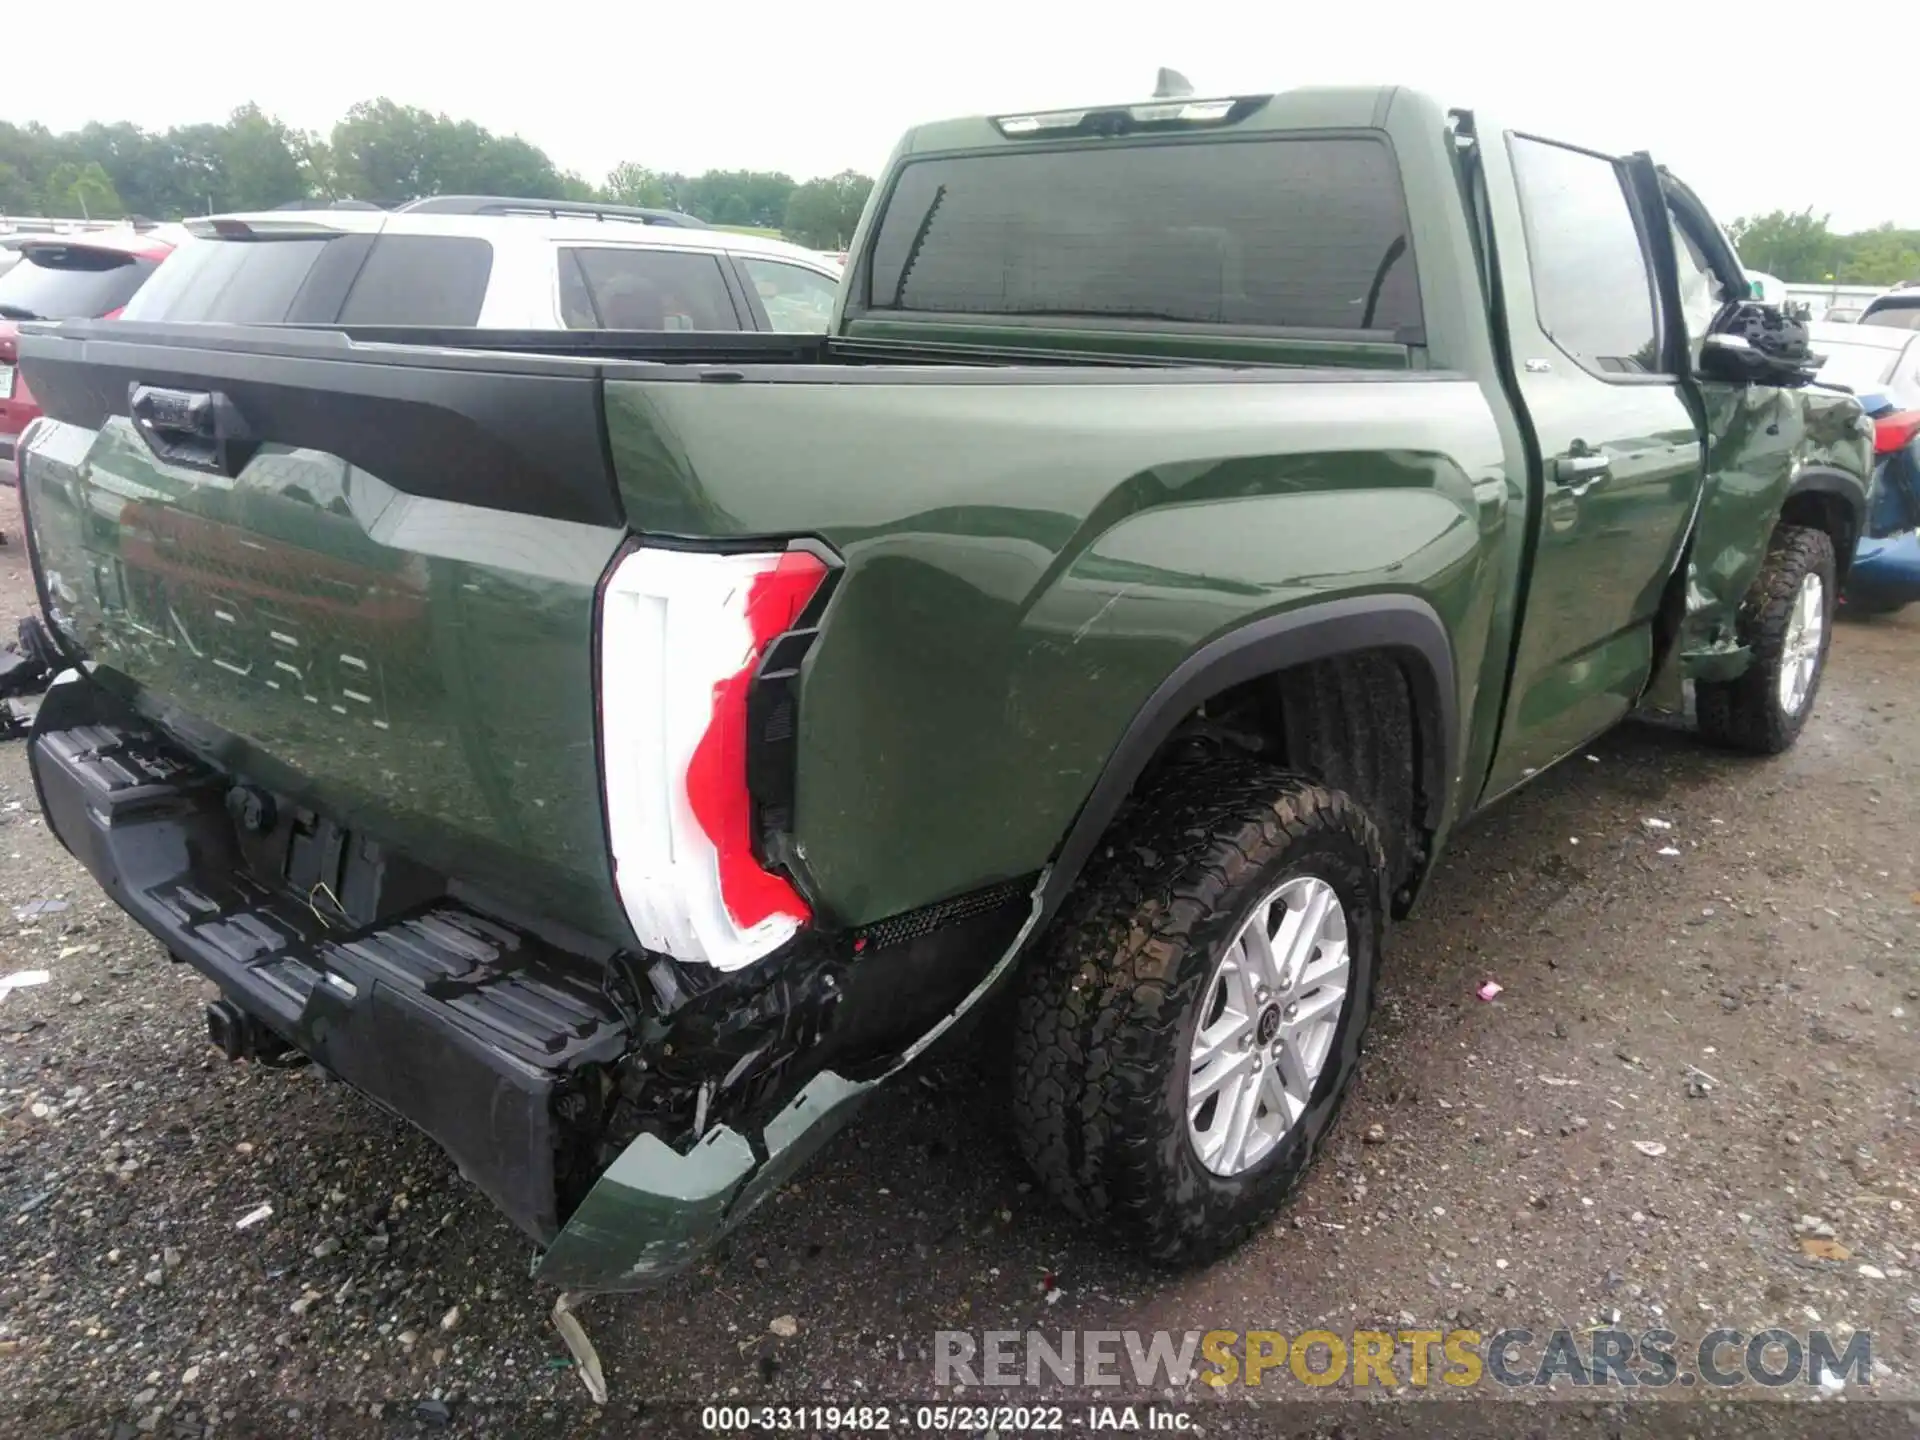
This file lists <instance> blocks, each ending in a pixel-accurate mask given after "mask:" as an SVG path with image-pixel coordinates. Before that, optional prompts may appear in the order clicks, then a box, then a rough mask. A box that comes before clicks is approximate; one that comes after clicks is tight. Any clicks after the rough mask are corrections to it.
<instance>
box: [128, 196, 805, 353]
mask: <svg viewBox="0 0 1920 1440" xmlns="http://www.w3.org/2000/svg"><path fill="white" fill-rule="evenodd" d="M185 229H186V232H187V235H186V238H185V239H184V240H183V241H182V243H181V244H180V246H179V248H178V249H176V250H175V251H174V253H173V255H172V256H171V257H170V258H169V259H168V260H167V262H166V263H165V264H164V265H162V266H161V267H160V269H159V270H158V271H157V272H156V273H155V275H154V277H153V279H152V280H151V281H149V282H148V284H147V285H146V286H145V287H144V288H143V289H142V290H141V292H140V294H139V295H137V296H136V297H135V299H134V303H132V304H130V305H129V306H128V307H127V309H126V311H125V313H124V316H123V318H125V319H127V320H172V321H179V320H185V321H218V322H227V323H233V324H282V323H288V324H341V325H405V326H416V327H432V328H466V327H470V326H478V327H481V328H483V329H489V330H556V329H568V330H762V331H784V332H793V333H823V332H824V331H825V330H826V328H827V326H828V323H829V322H830V320H831V319H832V315H833V306H834V300H835V297H836V296H837V294H838V291H839V286H840V269H839V267H837V266H836V265H834V264H833V262H832V261H830V260H828V259H826V258H824V257H822V256H821V255H820V254H819V253H818V252H817V251H813V250H807V249H803V248H802V247H800V246H798V245H789V244H787V243H786V242H784V241H781V240H770V239H766V238H764V237H761V236H757V235H739V234H734V233H732V232H729V231H722V230H715V229H712V228H710V227H708V226H707V225H705V224H704V223H702V222H701V221H699V220H696V219H694V218H693V217H692V216H688V215H679V214H676V213H674V212H672V211H662V210H642V209H637V208H632V207H627V206H618V205H594V204H586V203H581V204H575V203H572V202H564V201H547V200H516V199H510V198H504V197H496V196H466V195H449V196H438V197H435V198H433V199H428V200H417V201H414V202H412V203H411V204H408V205H403V206H401V207H399V208H398V209H396V210H391V211H387V210H377V209H372V208H351V209H348V208H337V209H327V210H317V209H316V210H273V211H267V212H263V213H259V214H247V215H221V216H212V217H209V218H207V219H195V220H190V221H188V222H186V225H185Z"/></svg>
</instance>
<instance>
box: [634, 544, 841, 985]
mask: <svg viewBox="0 0 1920 1440" xmlns="http://www.w3.org/2000/svg"><path fill="white" fill-rule="evenodd" d="M827 574H828V569H827V566H826V564H825V563H824V562H823V561H821V560H820V559H819V558H818V557H817V556H815V555H812V554H810V553H807V552H805V551H801V550H785V551H777V552H772V553H755V554H745V555H722V554H710V553H700V552H694V551H685V550H662V549H655V548H651V547H642V548H639V549H636V550H633V551H631V552H629V553H628V554H627V555H626V556H624V557H623V558H622V559H621V560H620V561H619V562H618V563H617V564H616V565H615V566H614V568H613V571H612V573H611V574H609V575H608V577H607V581H606V584H605V586H604V588H603V589H602V592H601V604H600V752H601V770H602V774H603V775H604V777H605V785H606V804H607V831H608V839H609V841H610V842H611V844H612V849H613V865H614V883H615V885H616V887H617V888H618V890H619V892H620V900H621V903H622V904H623V905H624V906H625V907H626V911H627V918H628V919H629V920H630V921H631V922H632V925H633V929H634V934H635V936H636V937H637V938H638V939H639V941H640V943H641V944H642V945H644V946H646V947H647V948H648V949H649V950H655V951H660V952H663V953H665V954H668V955H671V956H673V957H674V958H675V959H678V960H686V961H693V962H699V963H704V964H708V965H712V966H715V967H716V968H718V969H721V970H736V969H739V968H740V967H741V966H744V965H750V964H752V963H753V962H754V961H756V960H758V959H760V958H762V957H763V956H765V955H767V954H769V953H771V952H772V951H773V950H775V949H777V948H778V947H779V946H781V945H783V944H785V943H786V941H787V940H789V939H790V938H791V937H792V936H793V935H794V933H795V932H796V931H797V930H798V929H799V928H800V926H801V925H802V924H804V923H805V922H806V920H807V919H808V918H809V914H810V912H809V910H808V907H807V903H806V901H805V900H804V899H802V898H801V896H800V894H799V892H798V891H796V890H795V889H794V887H793V885H792V884H791V882H789V881H788V880H787V879H786V877H784V876H782V875H779V874H775V873H773V872H771V871H769V870H767V869H765V868H764V867H763V866H762V865H761V863H760V861H759V859H758V857H757V856H756V854H755V849H754V838H755V837H754V803H753V797H752V795H751V793H750V792H749V789H748V785H747V761H748V757H747V694H748V691H749V690H750V689H751V688H752V685H753V679H754V671H755V668H756V666H757V665H758V664H759V662H760V658H761V656H762V654H763V653H764V652H765V651H766V649H767V647H768V645H770V644H771V643H772V642H773V641H774V640H775V639H776V638H778V637H779V636H780V635H782V634H783V633H785V632H786V631H788V630H791V629H792V628H794V625H795V622H796V621H798V620H799V618H800V616H801V613H802V612H803V611H804V610H805V609H806V608H807V605H808V602H809V601H811V600H812V599H813V597H814V596H815V594H816V593H818V592H819V590H820V587H821V585H822V583H823V582H824V581H825V580H826V578H827Z"/></svg>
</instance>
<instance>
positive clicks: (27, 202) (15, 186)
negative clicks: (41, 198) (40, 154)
mask: <svg viewBox="0 0 1920 1440" xmlns="http://www.w3.org/2000/svg"><path fill="white" fill-rule="evenodd" d="M33 208H34V205H33V186H32V185H31V184H30V183H29V182H28V180H27V177H26V176H24V175H22V174H21V173H20V169H19V167H18V166H17V165H15V164H14V163H13V162H12V161H11V160H0V215H7V214H13V215H19V214H21V213H23V212H25V211H30V210H32V209H33Z"/></svg>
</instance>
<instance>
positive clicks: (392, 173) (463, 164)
mask: <svg viewBox="0 0 1920 1440" xmlns="http://www.w3.org/2000/svg"><path fill="white" fill-rule="evenodd" d="M328 150H329V152H330V154H331V157H332V168H333V177H334V188H335V191H336V193H339V194H343V195H351V196H354V197H356V198H358V199H361V200H373V201H376V202H378V203H380V204H383V205H393V204H398V203H400V202H401V201H405V200H414V199H418V198H420V197H422V196H426V195H525V196H531V197H534V198H538V199H555V200H557V199H562V198H564V197H565V195H566V193H567V182H566V181H565V180H564V179H563V178H562V176H561V175H560V172H559V171H558V170H556V169H555V168H554V164H553V161H552V160H550V159H548V158H547V155H546V152H545V151H543V150H540V149H538V148H537V147H535V146H533V145H529V144H528V143H527V142H526V141H525V140H522V139H521V138H520V137H519V136H517V135H506V136H502V135H495V134H494V133H493V132H492V131H490V130H486V129H483V128H482V127H480V126H478V125H476V124H474V123H473V122H472V121H471V120H461V121H455V120H450V119H448V118H447V117H446V116H445V115H435V114H432V113H430V112H428V111H426V110H422V109H420V108H419V107H418V106H413V105H400V104H396V103H395V102H394V101H392V100H389V99H386V98H385V97H384V96H383V97H381V98H380V99H377V100H365V101H362V102H361V103H360V104H358V105H355V106H354V107H353V108H352V109H350V110H349V111H347V114H346V117H345V118H344V119H343V120H341V121H340V123H339V124H337V125H335V126H334V127H333V135H332V138H331V141H330V143H329V145H328ZM576 183H577V182H576Z"/></svg>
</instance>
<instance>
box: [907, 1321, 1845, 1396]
mask: <svg viewBox="0 0 1920 1440" xmlns="http://www.w3.org/2000/svg"><path fill="white" fill-rule="evenodd" d="M1195 1380H1198V1381H1199V1382H1200V1383H1201V1384H1203V1385H1211V1386H1214V1387H1216V1388H1224V1387H1226V1386H1284V1385H1296V1384H1297V1385H1304V1386H1308V1387H1310V1388H1313V1389H1324V1388H1326V1387H1328V1386H1334V1385H1344V1386H1349V1387H1351V1388H1354V1389H1369V1388H1373V1387H1379V1388H1384V1389H1387V1390H1397V1389H1399V1388H1400V1387H1402V1386H1411V1387H1412V1388H1414V1389H1416V1390H1424V1389H1433V1388H1438V1387H1450V1388H1454V1389H1463V1388H1470V1387H1474V1386H1483V1385H1487V1384H1489V1383H1491V1384H1493V1385H1498V1386H1502V1387H1505V1388H1508V1389H1518V1388H1521V1387H1573V1388H1578V1389H1585V1388H1588V1387H1599V1388H1605V1387H1609V1386H1613V1387H1619V1388H1623V1389H1663V1388H1665V1387H1668V1386H1682V1387H1688V1386H1704V1387H1708V1388H1712V1389H1732V1388H1734V1387H1737V1386H1745V1385H1758V1386H1764V1387H1767V1388H1773V1389H1777V1388H1779V1387H1782V1386H1788V1385H1795V1384H1799V1385H1811V1386H1825V1387H1833V1386H1836V1385H1839V1384H1847V1383H1851V1384H1861V1385H1871V1384H1872V1383H1873V1336H1872V1333H1871V1332H1869V1331H1865V1330H1855V1331H1851V1332H1849V1333H1848V1334H1847V1336H1846V1339H1845V1343H1844V1344H1842V1343H1841V1342H1840V1341H1838V1340H1837V1339H1836V1338H1835V1337H1834V1336H1833V1335H1831V1334H1830V1333H1829V1332H1827V1331H1825V1330H1810V1331H1807V1332H1805V1333H1804V1334H1796V1333H1794V1332H1792V1331H1789V1330H1781V1329H1771V1330H1760V1331H1756V1332H1754V1333H1752V1334H1749V1333H1747V1332H1745V1331H1742V1330H1736V1329H1731V1328H1724V1327H1723V1328H1717V1329H1713V1330H1709V1331H1707V1332H1706V1333H1705V1334H1702V1335H1700V1336H1699V1337H1697V1338H1695V1339H1692V1340H1683V1339H1682V1338H1681V1337H1680V1336H1679V1335H1678V1334H1676V1333H1675V1332H1674V1331H1671V1330H1641V1331H1633V1330H1622V1329H1618V1328H1613V1327H1602V1328H1598V1329H1593V1330H1572V1329H1556V1330H1539V1331H1535V1330H1529V1329H1520V1328H1512V1329H1504V1330H1495V1331H1492V1332H1489V1333H1484V1334H1483V1333H1482V1332H1481V1331H1478V1330H1438V1329H1435V1330H1414V1329H1406V1330H1352V1331H1347V1332H1344V1333H1338V1334H1336V1333H1335V1332H1334V1331H1331V1330H1303V1331H1300V1332H1299V1333H1297V1334H1294V1335H1286V1334H1284V1333H1282V1332H1281V1331H1278V1330H1247V1331H1239V1330H1206V1331H1200V1330H1188V1331H1185V1332H1176V1331H1169V1330H1155V1331H1138V1330H1059V1331H1054V1332H1051V1333H1048V1332H1043V1331H1039V1330H1028V1331H1025V1332H1021V1331H1018V1330H986V1331H981V1332H978V1333H976V1332H973V1331H966V1330H941V1331H937V1332H936V1333H935V1335H934V1361H933V1383H934V1384H935V1385H936V1386H940V1387H943V1388H952V1387H957V1386H969V1387H970V1386H1012V1385H1046V1384H1054V1385H1067V1386H1076V1387H1077V1386H1087V1387H1093V1388H1096V1389H1100V1388H1117V1387H1122V1386H1130V1387H1132V1388H1135V1389H1151V1388H1154V1387H1158V1386H1179V1385H1187V1384H1190V1383H1192V1382H1193V1381H1195Z"/></svg>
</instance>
